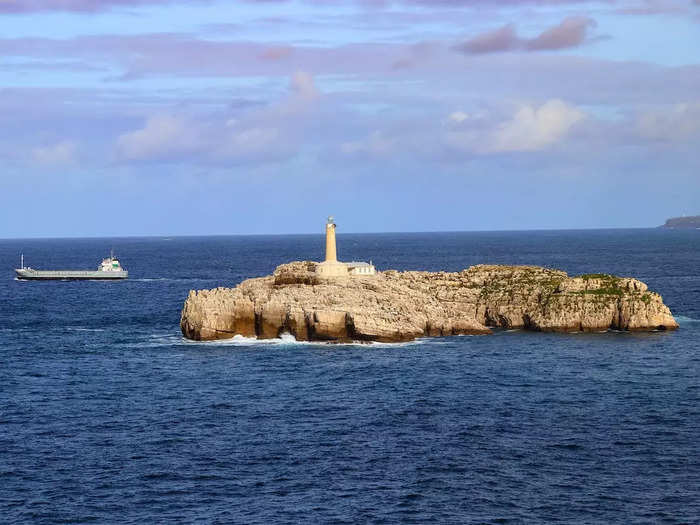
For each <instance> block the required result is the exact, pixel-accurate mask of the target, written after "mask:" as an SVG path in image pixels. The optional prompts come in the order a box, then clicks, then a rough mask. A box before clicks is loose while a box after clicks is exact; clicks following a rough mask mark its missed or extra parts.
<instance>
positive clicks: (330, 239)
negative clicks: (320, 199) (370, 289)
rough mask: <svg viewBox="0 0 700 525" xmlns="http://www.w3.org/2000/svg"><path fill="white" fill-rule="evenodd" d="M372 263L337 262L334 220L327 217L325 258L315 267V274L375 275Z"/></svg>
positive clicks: (324, 276)
mask: <svg viewBox="0 0 700 525" xmlns="http://www.w3.org/2000/svg"><path fill="white" fill-rule="evenodd" d="M376 273H377V270H376V269H375V268H374V265H373V264H372V263H371V262H370V263H366V262H349V263H344V262H339V261H338V252H337V248H336V241H335V220H334V219H333V217H328V221H327V222H326V260H325V261H323V262H322V263H320V264H319V265H318V266H317V267H316V275H317V276H319V277H321V278H334V277H349V276H360V275H361V276H365V275H376Z"/></svg>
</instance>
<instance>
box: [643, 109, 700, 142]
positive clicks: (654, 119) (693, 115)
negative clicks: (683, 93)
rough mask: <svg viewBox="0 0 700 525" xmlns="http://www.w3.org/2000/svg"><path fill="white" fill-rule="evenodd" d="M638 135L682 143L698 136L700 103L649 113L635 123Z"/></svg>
mask: <svg viewBox="0 0 700 525" xmlns="http://www.w3.org/2000/svg"><path fill="white" fill-rule="evenodd" d="M637 130H638V131H639V133H640V134H641V135H642V136H644V137H646V138H649V139H652V140H662V141H669V142H671V141H682V140H688V139H690V138H693V137H695V136H696V135H698V134H700V102H693V103H685V104H676V105H674V106H672V107H670V108H667V109H664V110H657V111H649V112H647V113H644V114H643V115H641V116H640V117H639V119H638V121H637Z"/></svg>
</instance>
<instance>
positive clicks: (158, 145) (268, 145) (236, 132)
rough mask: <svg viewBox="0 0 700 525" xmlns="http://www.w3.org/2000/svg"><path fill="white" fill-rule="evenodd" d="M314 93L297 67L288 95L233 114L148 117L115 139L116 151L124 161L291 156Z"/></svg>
mask: <svg viewBox="0 0 700 525" xmlns="http://www.w3.org/2000/svg"><path fill="white" fill-rule="evenodd" d="M318 97H319V92H318V90H317V89H316V86H315V84H314V79H313V77H312V76H311V75H309V74H308V73H304V72H302V71H298V72H297V73H295V74H294V75H293V76H292V78H291V80H290V94H289V95H288V96H286V97H284V98H283V99H282V100H280V101H278V102H276V103H274V104H271V105H270V106H268V107H266V108H264V109H258V110H255V111H252V112H250V113H247V114H242V115H238V116H235V117H232V116H231V115H227V114H221V115H213V116H212V115H209V116H206V117H199V118H198V117H195V116H192V115H189V116H175V115H158V116H152V117H150V118H148V119H147V120H146V123H145V124H144V126H143V127H142V128H141V129H137V130H133V131H130V132H128V133H124V134H123V135H121V136H120V137H119V138H118V139H117V155H118V156H119V158H121V159H123V160H127V161H140V160H176V159H181V158H183V157H194V158H195V159H198V160H206V161H213V162H226V161H234V160H236V159H239V160H246V161H248V160H252V159H257V160H260V161H265V160H279V159H280V158H283V157H286V156H290V155H293V154H294V152H295V148H294V146H295V145H296V144H298V143H299V141H300V140H301V138H300V135H301V134H302V130H303V127H304V121H305V120H306V118H305V117H306V116H308V113H309V111H310V110H311V108H313V106H314V102H315V101H316V99H317V98H318Z"/></svg>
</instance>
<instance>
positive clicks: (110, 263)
mask: <svg viewBox="0 0 700 525" xmlns="http://www.w3.org/2000/svg"><path fill="white" fill-rule="evenodd" d="M122 270H123V269H122V265H121V264H119V261H118V260H117V258H116V257H114V256H111V257H107V258H106V259H102V264H100V265H99V266H98V267H97V271H98V272H121V271H122Z"/></svg>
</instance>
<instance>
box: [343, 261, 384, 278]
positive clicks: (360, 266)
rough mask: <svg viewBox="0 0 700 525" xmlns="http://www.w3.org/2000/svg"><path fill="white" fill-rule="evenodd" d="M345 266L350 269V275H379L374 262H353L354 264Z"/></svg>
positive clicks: (349, 263)
mask: <svg viewBox="0 0 700 525" xmlns="http://www.w3.org/2000/svg"><path fill="white" fill-rule="evenodd" d="M345 266H347V267H348V273H349V274H350V275H376V274H377V269H376V268H375V267H374V265H373V264H372V261H370V262H368V263H366V262H359V261H353V262H348V263H345Z"/></svg>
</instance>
